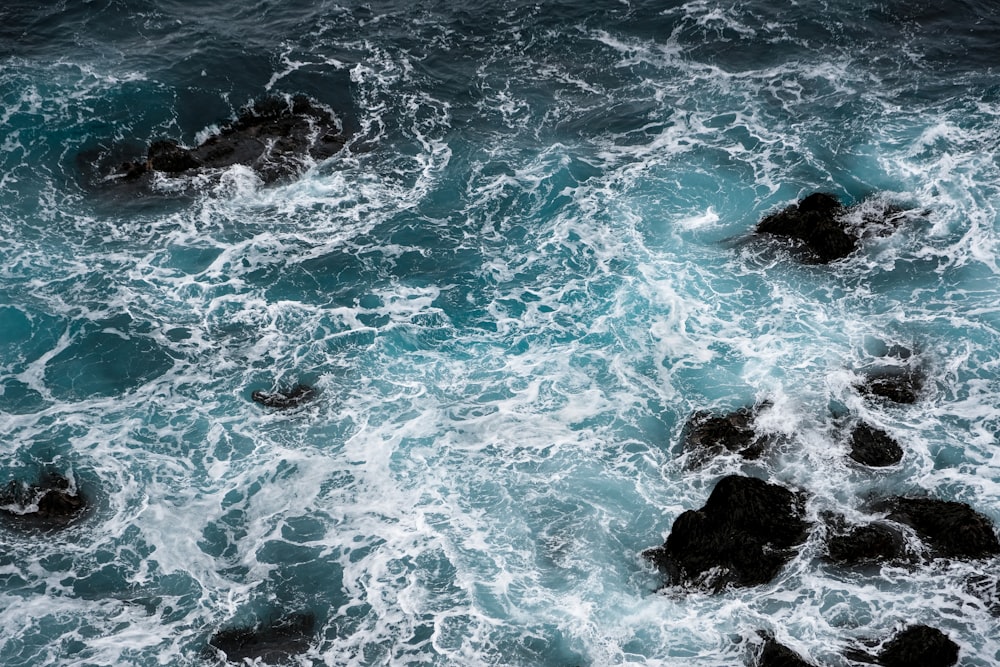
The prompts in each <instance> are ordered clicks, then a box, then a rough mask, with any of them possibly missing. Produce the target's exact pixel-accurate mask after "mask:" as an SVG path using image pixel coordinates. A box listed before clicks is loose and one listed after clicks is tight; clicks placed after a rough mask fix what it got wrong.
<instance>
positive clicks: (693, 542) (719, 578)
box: [643, 475, 809, 591]
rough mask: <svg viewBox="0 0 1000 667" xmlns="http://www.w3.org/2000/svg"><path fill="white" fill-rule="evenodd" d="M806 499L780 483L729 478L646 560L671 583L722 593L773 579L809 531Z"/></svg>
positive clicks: (677, 522) (648, 553) (685, 515)
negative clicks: (662, 571)
mask: <svg viewBox="0 0 1000 667" xmlns="http://www.w3.org/2000/svg"><path fill="white" fill-rule="evenodd" d="M804 514H805V498H804V497H803V496H802V494H799V493H795V492H792V491H790V490H788V489H786V488H784V487H782V486H778V485H777V484H769V483H767V482H764V481H762V480H759V479H754V478H752V477H743V476H740V475H730V476H728V477H723V478H722V479H721V480H719V482H718V483H717V484H716V485H715V489H713V490H712V493H711V495H710V496H709V498H708V500H707V501H706V503H705V505H704V507H702V508H701V509H700V510H688V511H687V512H684V513H683V514H681V515H680V516H679V517H677V519H676V520H675V521H674V525H673V527H672V529H671V532H670V535H669V536H668V537H667V541H666V542H665V543H664V544H663V546H661V547H657V548H655V549H650V550H648V551H646V552H645V553H644V554H643V555H644V556H645V557H646V558H649V559H650V560H651V561H652V562H653V563H655V564H656V565H657V566H658V567H659V568H660V569H662V570H664V571H665V572H667V574H668V575H669V576H670V577H671V579H672V580H673V581H675V582H676V583H682V584H685V585H701V586H705V587H708V588H710V589H713V590H716V591H718V590H721V589H722V588H724V587H725V586H727V585H734V586H754V585H758V584H763V583H767V582H768V581H770V580H771V579H773V578H774V577H775V576H776V575H777V574H778V572H779V571H780V570H781V568H782V567H783V566H784V565H785V563H787V562H788V561H789V560H790V559H791V558H792V557H793V556H794V555H795V549H794V547H795V546H797V545H799V544H801V543H802V542H803V541H804V540H805V539H806V536H807V533H808V531H809V523H808V522H807V521H805V519H804V518H803V517H804Z"/></svg>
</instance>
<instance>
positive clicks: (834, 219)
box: [757, 192, 858, 264]
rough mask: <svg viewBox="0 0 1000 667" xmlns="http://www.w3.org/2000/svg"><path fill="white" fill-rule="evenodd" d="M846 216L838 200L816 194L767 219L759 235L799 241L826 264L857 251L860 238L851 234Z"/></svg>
mask: <svg viewBox="0 0 1000 667" xmlns="http://www.w3.org/2000/svg"><path fill="white" fill-rule="evenodd" d="M844 213H845V208H844V206H843V205H842V204H841V203H840V202H839V201H838V200H837V198H836V197H835V196H833V195H831V194H828V193H825V192H816V193H813V194H811V195H809V196H808V197H806V198H805V199H802V200H801V201H799V202H798V203H797V204H792V205H791V206H788V207H786V208H784V209H782V210H780V211H778V212H777V213H772V214H770V215H768V216H765V217H764V219H763V220H761V221H760V223H759V224H758V225H757V232H758V233H760V234H773V235H775V236H786V237H790V238H794V239H798V240H800V241H802V242H803V243H804V244H805V246H806V247H807V248H808V249H809V250H810V251H812V253H813V254H814V255H815V257H816V258H817V259H818V261H819V262H821V263H824V264H825V263H827V262H832V261H834V260H836V259H842V258H844V257H847V256H848V255H850V254H851V253H852V252H854V251H855V250H857V247H858V241H857V238H856V236H855V235H854V234H851V233H849V232H848V228H847V225H846V224H845V223H844V221H843V215H844Z"/></svg>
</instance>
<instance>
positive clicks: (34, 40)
mask: <svg viewBox="0 0 1000 667" xmlns="http://www.w3.org/2000/svg"><path fill="white" fill-rule="evenodd" d="M202 5H203V3H193V2H189V1H187V0H173V1H167V0H156V1H155V2H152V3H150V2H142V3H139V2H126V1H115V0H95V1H93V2H87V3H66V2H63V3H56V4H54V5H52V6H47V7H41V8H40V7H38V6H36V3H27V2H14V3H13V4H12V3H7V4H5V5H4V6H3V8H0V58H2V61H0V62H2V67H0V146H2V151H0V391H2V393H0V411H2V416H0V443H2V444H0V447H2V448H3V451H4V452H5V456H4V457H3V459H2V460H0V462H2V465H0V468H2V472H3V479H4V480H6V479H14V478H16V479H25V480H31V479H33V478H34V477H35V476H37V474H38V473H39V472H40V471H41V470H43V469H46V468H55V469H56V470H59V471H62V472H63V473H64V474H67V475H69V476H71V477H72V478H73V479H74V481H75V483H76V484H77V485H78V487H79V488H80V489H81V491H82V492H83V493H84V494H85V495H86V496H87V497H88V498H89V499H90V500H91V502H92V504H93V506H94V507H93V510H92V511H91V512H90V513H89V514H88V515H87V516H85V517H84V518H83V519H81V520H80V521H79V522H78V523H77V524H75V525H74V526H72V527H70V528H69V529H67V530H65V531H62V532H59V533H55V534H51V535H47V536H45V537H44V538H39V537H38V536H33V535H25V534H23V533H18V532H16V531H11V530H4V531H3V532H0V545H2V548H0V627H2V628H3V629H2V630H0V655H2V656H4V657H3V659H2V662H3V664H5V665H41V664H46V665H122V664H135V665H156V664H168V665H199V664H212V659H211V658H209V657H206V655H205V653H204V648H205V646H206V643H207V641H208V639H209V638H210V637H211V636H212V634H213V633H214V632H216V631H218V630H219V629H222V628H228V627H235V626H240V625H246V624H252V623H254V622H257V621H263V620H267V619H271V618H275V617H280V616H282V615H285V614H291V613H297V612H307V613H312V614H314V615H315V616H316V620H317V624H316V627H317V631H316V636H315V638H314V640H313V642H312V644H311V647H310V649H309V651H308V652H307V653H306V654H304V655H302V656H300V657H299V658H297V660H298V663H301V664H305V665H547V666H552V667H556V666H566V667H570V666H572V665H595V666H597V665H618V664H627V663H628V664H633V663H634V664H645V665H682V664H683V665H706V666H713V667H714V666H717V665H720V664H726V665H734V664H743V663H744V662H746V661H747V660H748V659H749V656H750V655H751V654H752V652H753V646H755V645H757V644H759V638H758V636H757V631H758V630H768V631H771V632H774V633H775V634H776V636H777V638H778V639H779V641H782V642H783V643H785V644H787V645H789V646H791V647H792V648H794V649H795V650H796V651H798V652H799V653H801V654H802V655H804V656H808V657H810V658H811V659H812V660H814V661H816V662H817V663H820V664H824V665H847V664H849V663H848V662H847V661H846V660H845V659H844V658H842V657H841V656H840V652H841V650H842V649H844V648H845V647H846V646H847V645H848V644H849V643H850V642H856V641H861V640H865V639H869V638H884V637H886V636H888V635H891V634H892V633H893V632H894V631H895V630H897V629H899V628H900V627H902V626H903V625H904V624H906V623H910V622H923V623H927V624H930V625H934V626H936V627H939V628H941V629H942V630H944V631H945V632H947V633H948V634H949V635H950V636H951V637H952V638H953V639H954V640H955V641H957V642H958V643H959V644H960V646H961V648H962V657H961V662H960V664H962V665H992V664H997V663H998V662H1000V637H998V636H997V633H996V616H995V615H994V614H995V605H996V600H995V599H994V600H993V601H992V604H993V605H994V613H991V611H990V604H991V601H990V600H989V599H988V596H985V597H984V595H983V594H981V593H976V592H975V590H972V589H970V588H969V587H968V586H967V585H966V584H967V581H968V579H969V577H970V576H971V575H972V574H974V573H976V572H980V571H986V572H995V570H996V562H995V561H987V562H979V563H964V564H963V563H952V564H946V563H936V564H931V565H927V566H923V567H920V568H918V569H916V570H914V571H910V570H903V569H892V568H887V569H884V570H883V571H881V572H880V573H868V574H859V573H845V572H843V571H839V570H836V569H834V568H831V567H830V566H828V565H825V564H824V563H823V562H822V561H821V560H820V555H821V553H822V544H821V539H820V537H821V536H820V534H819V533H818V532H817V533H816V534H814V535H813V537H812V538H811V539H810V541H809V542H808V543H807V545H806V546H805V548H804V549H803V550H802V551H801V553H800V554H799V555H798V556H797V557H796V558H795V559H794V560H793V561H792V562H791V564H790V565H789V566H788V567H787V568H785V569H784V570H783V571H782V573H781V574H780V575H779V577H778V578H777V579H776V580H774V581H773V582H772V583H771V584H769V585H767V586H764V587H759V588H753V589H745V590H738V591H730V592H726V593H723V594H719V595H708V594H704V593H681V592H679V591H671V590H667V591H661V592H658V589H660V588H661V585H662V576H661V575H660V574H658V573H657V572H655V571H653V570H652V569H651V568H650V567H649V566H648V565H647V564H646V563H644V562H643V560H642V558H641V557H640V555H639V554H640V553H641V552H642V550H644V549H646V548H649V547H652V546H656V545H658V544H660V543H662V541H663V539H664V537H665V536H666V535H667V533H668V532H669V530H670V526H671V523H672V522H673V520H674V518H676V517H677V516H678V515H679V514H680V513H681V512H682V511H684V510H686V509H691V508H697V507H700V506H701V505H702V504H703V502H704V500H705V498H707V496H708V493H709V492H710V490H711V488H712V487H713V485H714V483H715V481H716V480H717V479H718V478H719V477H720V476H722V475H723V474H726V473H729V472H733V471H739V470H743V471H745V472H747V473H748V474H754V475H757V476H761V477H765V478H767V479H769V480H772V481H777V482H781V483H783V484H786V485H790V486H795V487H797V488H802V489H805V490H807V491H808V492H809V493H810V494H811V495H810V501H809V512H810V515H811V516H813V517H814V518H815V517H816V516H818V514H819V512H821V511H823V510H827V509H838V510H839V511H842V512H844V513H846V514H847V515H848V516H849V517H850V518H853V519H860V518H862V517H863V516H864V501H865V499H866V498H867V497H868V496H870V495H872V494H875V495H879V494H887V493H928V494H932V495H935V496H938V497H942V498H946V499H955V500H962V501H965V502H969V503H970V504H971V505H973V506H974V507H975V508H976V509H977V510H979V511H980V512H982V513H984V514H986V515H987V516H989V517H990V518H991V519H993V520H994V521H995V522H998V521H1000V494H998V491H1000V484H998V482H1000V459H998V458H997V456H996V448H997V434H998V432H1000V407H998V401H997V395H998V390H1000V383H998V380H997V362H996V358H997V356H998V352H1000V328H998V327H1000V306H998V304H1000V299H998V297H1000V287H998V282H997V274H998V273H1000V269H998V265H997V261H996V255H997V245H998V232H1000V221H998V214H997V210H998V205H1000V201H998V197H1000V161H998V148H1000V129H998V128H1000V124H998V116H1000V97H998V96H1000V86H998V84H997V79H996V68H997V66H998V65H1000V62H997V61H996V55H995V53H996V49H995V48H993V47H994V45H995V44H996V42H997V39H998V37H1000V10H998V9H997V8H996V7H994V5H993V4H992V3H987V2H981V1H980V2H968V1H967V2H953V3H949V5H948V9H947V11H945V10H943V9H941V8H940V7H939V6H938V4H935V3H928V2H923V0H917V1H914V0H909V1H908V2H896V1H888V0H883V1H882V2H877V3H871V2H856V1H853V0H831V1H829V2H823V3H820V2H814V1H810V2H804V3H799V4H797V5H795V6H794V7H791V8H783V9H781V10H776V9H774V8H773V7H771V5H773V3H766V2H762V1H760V0H751V1H742V2H708V1H706V0H696V1H693V2H687V3H681V2H669V3H621V2H598V3H587V4H583V3H548V4H545V5H537V4H535V3H520V2H501V3H480V4H470V3H462V4H461V7H458V6H453V3H438V2H424V3H418V4H416V5H413V4H411V3H396V2H375V3H369V4H364V5H361V4H358V5H354V4H352V3H347V4H335V3H329V2H318V3H310V2H302V1H299V0H296V1H295V2H285V3H277V2H267V1H261V2H255V3H239V2H222V3H216V4H214V5H213V7H212V8H210V9H206V8H205V7H203V6H202ZM297 93H304V94H307V95H309V96H311V97H312V98H314V99H315V100H317V101H318V102H319V103H322V104H325V105H328V106H329V107H330V108H332V109H334V110H335V112H336V113H337V115H338V117H339V118H340V120H341V122H342V124H343V127H344V129H345V131H346V132H347V133H348V134H349V135H350V137H351V139H350V141H349V143H348V147H347V149H346V150H345V151H344V152H342V153H341V154H339V155H338V156H335V157H334V158H332V159H330V160H328V161H326V162H324V163H321V164H315V165H313V166H312V167H310V168H309V169H308V171H306V172H305V173H304V174H302V176H301V177H300V178H298V179H294V180H289V181H287V182H283V183H281V184H278V185H276V186H263V185H262V184H261V183H260V182H259V179H257V178H256V176H255V175H254V174H253V172H251V171H250V170H248V169H245V168H239V167H235V168H232V169H230V170H229V171H228V172H226V173H225V174H223V175H222V176H221V177H220V178H218V179H215V180H212V179H203V180H201V181H196V182H191V181H190V180H185V179H168V178H164V179H161V180H160V181H159V182H158V184H157V185H156V188H157V189H158V191H159V192H157V193H155V196H148V195H147V196H138V195H136V194H135V193H131V192H126V193H123V192H121V191H117V190H115V189H114V188H109V187H108V186H106V185H101V184H100V182H99V180H100V176H101V173H102V172H101V171H100V170H101V169H106V168H107V167H108V165H113V164H116V163H118V162H121V161H122V160H125V159H136V158H137V157H139V156H141V155H142V153H143V152H144V150H145V146H146V145H148V143H149V142H150V141H151V140H153V139H156V138H158V137H163V136H166V137H170V138H174V139H176V140H179V141H181V142H184V143H187V144H194V143H197V142H198V141H199V140H200V139H202V138H204V137H205V136H207V134H208V132H210V131H211V128H213V127H218V126H219V125H220V124H221V123H223V122H224V121H226V120H227V119H229V118H231V117H233V115H234V114H235V113H236V112H237V111H238V109H239V108H240V107H242V106H244V105H245V104H247V103H249V102H251V101H252V100H254V99H258V98H260V97H262V96H264V95H267V94H280V95H284V94H288V95H291V94H297ZM95 164H96V165H97V167H95V166H94V165H95ZM817 190H822V191H828V192H832V193H834V194H836V195H837V196H838V197H839V198H840V199H841V200H842V201H843V202H844V203H846V204H854V203H859V202H866V201H868V200H871V199H872V198H875V199H878V200H881V201H891V202H894V203H896V204H899V205H902V206H904V207H908V208H912V209H913V211H912V213H911V214H910V215H908V216H906V219H905V223H904V224H903V226H902V227H901V228H900V229H899V230H898V231H897V232H896V233H894V234H892V235H890V236H887V237H884V238H869V239H866V240H865V241H864V242H863V243H862V247H861V250H860V251H859V252H858V253H857V254H856V255H854V256H852V257H850V258H848V259H847V260H845V261H842V262H836V263H833V264H830V265H814V264H803V263H801V262H799V261H798V259H797V256H796V255H795V254H794V253H793V252H791V251H790V250H789V247H788V246H787V245H786V244H783V243H780V242H775V241H774V240H773V239H761V238H757V237H754V236H753V235H752V230H753V227H754V225H755V224H756V223H757V221H758V220H759V219H760V218H761V217H762V216H763V215H764V214H766V213H767V212H769V211H771V210H773V209H775V208H777V207H780V206H784V205H786V204H788V203H791V202H792V201H794V200H795V199H797V198H798V197H800V196H804V195H806V194H808V193H810V192H813V191H817ZM893 344H899V345H903V346H906V347H908V348H910V349H912V350H914V352H915V354H916V355H917V357H918V359H919V362H920V364H921V365H922V368H924V369H925V371H926V373H927V376H928V382H927V385H926V387H925V390H924V393H923V394H922V396H921V399H920V401H919V402H918V403H917V404H915V405H910V406H896V405H882V404H873V403H871V402H868V401H865V400H864V399H863V398H862V397H861V396H859V395H858V393H857V392H856V391H854V390H853V389H852V384H853V382H855V381H856V379H857V377H858V374H859V373H861V372H862V371H863V370H864V369H865V368H867V367H868V366H870V365H871V364H872V363H875V360H876V357H877V355H879V354H881V353H882V352H883V351H884V350H885V349H886V348H887V346H889V345H893ZM296 382H306V383H309V384H312V385H314V386H315V387H316V388H317V389H318V391H319V396H318V398H317V399H316V400H315V401H313V402H310V403H308V404H306V405H304V406H303V407H301V408H299V409H296V410H293V411H287V412H275V411H268V410H266V409H263V408H262V406H260V405H257V404H255V403H253V402H252V401H251V400H250V394H251V393H252V392H253V391H254V390H258V389H263V390H267V389H271V388H273V387H287V386H290V385H292V384H295V383H296ZM765 399H766V400H770V401H772V402H773V403H774V405H775V410H774V411H773V412H772V413H771V415H772V417H770V418H769V419H768V421H767V422H766V423H765V424H764V427H765V428H767V429H769V430H772V431H774V432H776V433H779V434H781V435H783V436H786V437H785V438H784V439H783V441H782V444H781V445H780V447H779V448H778V449H777V450H775V451H773V452H771V453H770V454H769V455H768V456H766V457H764V458H763V459H761V460H759V461H756V462H753V463H743V462H741V461H738V460H735V459H722V460H718V461H716V462H715V463H713V464H712V465H710V466H707V467H705V468H703V469H701V470H697V471H689V470H686V469H685V468H684V465H683V460H682V459H681V460H679V459H678V447H677V445H678V439H679V434H680V430H681V427H682V425H683V423H684V421H685V420H686V419H687V417H688V415H689V414H690V413H691V412H692V411H694V410H700V409H709V410H711V409H715V410H729V409H733V408H737V407H740V406H742V405H746V404H750V403H753V402H754V401H756V400H765ZM844 412H850V413H852V414H854V415H857V416H860V417H864V418H866V419H868V420H869V421H871V422H873V423H876V424H878V425H880V426H881V427H882V428H885V429H886V430H887V431H888V432H890V433H891V434H892V435H893V436H895V437H896V438H897V439H898V440H899V441H900V442H901V443H902V444H903V448H904V451H905V456H904V460H903V462H902V463H901V464H900V465H899V466H898V467H894V468H890V469H888V470H874V471H873V470H867V469H863V468H861V467H859V466H856V465H853V464H852V463H850V462H849V460H848V458H847V456H846V454H847V451H848V449H849V448H848V445H847V443H846V441H845V437H844V434H843V433H842V432H840V431H839V430H838V428H837V424H838V422H837V417H836V415H837V414H841V413H844ZM298 663H293V664H298Z"/></svg>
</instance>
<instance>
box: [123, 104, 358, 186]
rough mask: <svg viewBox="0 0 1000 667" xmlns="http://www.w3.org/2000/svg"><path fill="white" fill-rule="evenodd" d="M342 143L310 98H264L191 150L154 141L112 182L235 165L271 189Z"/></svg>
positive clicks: (324, 112)
mask: <svg viewBox="0 0 1000 667" xmlns="http://www.w3.org/2000/svg"><path fill="white" fill-rule="evenodd" d="M344 143H345V137H344V135H343V134H342V133H341V131H340V128H339V125H338V123H337V119H336V118H335V117H334V116H333V114H332V113H330V112H329V111H327V110H326V109H324V108H322V107H320V106H318V105H317V104H315V103H313V102H312V101H311V100H309V98H307V97H305V96H302V95H297V96H295V97H293V98H291V99H285V98H282V97H266V98H264V99H262V100H258V101H257V102H255V103H254V104H253V105H251V106H250V107H248V108H245V109H243V110H242V111H241V112H240V114H239V116H238V117H237V118H236V120H233V121H230V122H228V123H226V124H225V125H223V126H222V129H220V130H219V131H218V132H217V133H216V134H213V135H211V136H210V137H208V138H207V139H205V141H203V142H202V143H201V144H199V145H198V146H195V147H193V148H188V147H185V146H182V145H180V144H179V143H178V142H176V141H173V140H171V139H158V140H156V141H153V142H152V143H151V144H150V145H149V149H148V150H147V152H146V158H145V159H144V160H135V161H131V162H125V163H123V164H121V165H120V166H119V167H118V169H116V170H115V172H114V174H113V176H112V178H113V180H120V181H125V182H134V181H139V180H140V179H144V178H149V177H151V176H152V175H153V174H155V173H161V174H164V175H166V176H180V175H193V174H197V173H202V172H205V171H210V170H218V169H224V168H226V167H231V166H233V165H237V164H239V165H246V166H248V167H250V168H252V169H253V170H254V171H255V172H257V174H258V175H259V176H260V178H261V180H263V181H264V182H265V183H270V182H273V181H276V180H279V179H281V178H284V177H286V176H290V175H292V174H295V173H297V172H298V171H300V170H301V169H302V168H303V167H304V166H305V165H306V163H307V162H308V161H309V160H310V159H311V160H324V159H326V158H329V157H331V156H333V155H335V154H336V153H337V152H339V151H340V149H341V148H343V146H344Z"/></svg>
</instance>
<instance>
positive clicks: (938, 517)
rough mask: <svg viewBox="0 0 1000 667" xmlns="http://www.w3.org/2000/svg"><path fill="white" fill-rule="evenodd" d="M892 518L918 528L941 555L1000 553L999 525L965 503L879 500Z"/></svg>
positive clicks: (882, 508) (922, 538)
mask: <svg viewBox="0 0 1000 667" xmlns="http://www.w3.org/2000/svg"><path fill="white" fill-rule="evenodd" d="M875 507H876V509H879V510H882V511H888V512H889V518H890V519H892V520H893V521H898V522H899V523H903V524H906V525H907V526H910V527H911V528H913V530H914V531H916V533H917V535H918V536H919V537H920V539H921V540H922V541H923V542H924V543H925V544H926V545H927V546H928V548H929V549H930V551H931V554H932V555H933V556H936V557H941V558H987V557H989V556H995V555H997V554H1000V542H998V540H997V535H996V528H995V527H994V525H993V522H992V521H990V520H989V518H987V517H985V516H983V515H982V514H980V513H979V512H977V511H975V510H974V509H972V508H971V507H969V506H968V505H966V504H965V503H959V502H954V501H950V500H938V499H935V498H902V497H897V498H890V499H888V500H884V501H881V502H879V503H876V505H875Z"/></svg>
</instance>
